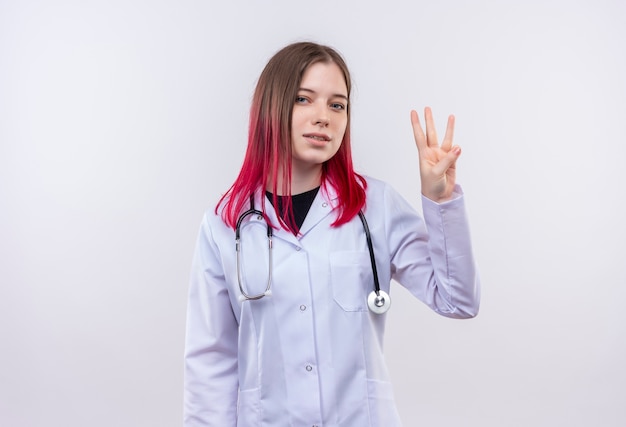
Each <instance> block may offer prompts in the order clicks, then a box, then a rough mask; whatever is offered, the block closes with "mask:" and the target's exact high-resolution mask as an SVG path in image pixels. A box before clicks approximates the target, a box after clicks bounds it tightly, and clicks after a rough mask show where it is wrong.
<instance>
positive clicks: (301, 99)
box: [296, 96, 307, 104]
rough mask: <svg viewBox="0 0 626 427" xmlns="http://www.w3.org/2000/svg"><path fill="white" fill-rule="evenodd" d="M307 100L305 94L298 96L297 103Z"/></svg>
mask: <svg viewBox="0 0 626 427" xmlns="http://www.w3.org/2000/svg"><path fill="white" fill-rule="evenodd" d="M306 101H307V100H306V98H305V97H304V96H296V104H304V103H305V102H306Z"/></svg>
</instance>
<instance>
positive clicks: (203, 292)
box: [185, 43, 479, 427]
mask: <svg viewBox="0 0 626 427" xmlns="http://www.w3.org/2000/svg"><path fill="white" fill-rule="evenodd" d="M350 86H351V85H350V75H349V72H348V68H347V67H346V64H345V62H344V60H343V59H342V57H341V56H340V55H339V54H338V53H337V52H336V51H335V50H333V49H332V48H329V47H327V46H321V45H318V44H315V43H295V44H291V45H289V46H287V47H285V48H283V49H282V50H280V51H279V52H278V53H276V54H275V55H274V57H272V58H271V59H270V61H269V62H268V64H267V66H266V67H265V69H264V71H263V72H262V74H261V76H260V78H259V81H258V84H257V87H256V91H255V94H254V98H253V101H252V108H251V112H250V129H249V137H248V148H247V152H246V155H245V159H244V162H243V165H242V168H241V171H240V173H239V176H238V177H237V179H236V180H235V182H234V184H233V185H232V186H231V188H230V189H229V190H228V192H227V193H226V194H225V195H224V196H223V197H222V198H221V200H220V201H219V203H218V204H217V207H216V209H215V210H211V211H209V212H207V213H206V214H205V216H204V219H203V221H202V225H201V228H200V233H199V237H198V241H197V247H196V252H195V256H194V260H193V267H192V276H191V285H190V292H189V306H188V318H187V338H186V349H185V426H187V427H191V426H215V427H235V426H238V427H258V426H277V427H285V426H314V427H315V426H317V427H322V426H324V427H338V426H341V427H352V426H353V427H367V426H379V427H394V426H400V425H401V422H400V418H399V416H398V413H397V411H396V408H395V405H394V400H393V393H392V386H391V384H390V383H389V377H388V373H387V369H386V367H385V362H384V359H383V333H384V328H385V318H386V314H385V312H386V310H387V309H388V308H389V306H390V299H389V295H388V293H389V287H390V282H391V280H392V279H393V280H395V281H397V282H398V283H400V284H401V285H402V286H404V287H406V288H407V289H408V290H409V291H410V292H411V293H412V294H413V295H415V296H416V297H417V298H418V299H420V300H421V301H423V302H424V303H425V304H427V305H428V306H429V307H431V308H432V309H433V310H434V311H436V312H437V313H439V314H441V315H443V316H448V317H454V318H469V317H473V316H475V315H476V314H477V312H478V304H479V284H478V278H477V274H476V270H475V266H474V259H473V255H472V250H471V245H470V238H469V231H468V225H467V220H466V215H465V209H464V202H463V196H462V193H461V190H460V188H459V187H458V185H456V183H455V164H456V160H457V159H458V157H459V155H460V153H461V151H460V148H459V147H457V146H454V145H452V137H453V130H454V118H453V117H452V116H450V118H449V119H448V125H447V129H446V134H445V137H444V139H443V142H442V144H441V145H439V144H438V142H437V136H436V133H435V130H434V124H433V118H432V113H431V111H430V109H428V108H426V109H425V113H424V114H425V121H426V122H425V124H426V133H424V132H423V131H422V127H421V125H420V121H419V119H418V115H417V113H416V112H415V111H412V112H411V121H412V124H413V130H414V135H415V141H416V145H417V148H418V152H419V162H420V176H421V190H422V195H423V218H422V216H420V215H419V214H418V213H417V212H416V211H415V210H414V209H413V208H412V207H411V206H410V205H409V204H408V203H407V202H406V201H405V200H404V199H403V198H402V197H401V196H400V195H399V194H398V193H396V192H395V191H394V190H393V189H392V188H391V187H390V186H389V185H387V184H385V183H384V182H381V181H379V180H376V179H373V178H370V177H364V176H361V175H359V174H357V173H356V172H355V171H354V169H353V165H352V158H351V150H350V144H351V142H350ZM235 242H237V243H235Z"/></svg>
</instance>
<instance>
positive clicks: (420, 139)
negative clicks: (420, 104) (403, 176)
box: [411, 110, 428, 152]
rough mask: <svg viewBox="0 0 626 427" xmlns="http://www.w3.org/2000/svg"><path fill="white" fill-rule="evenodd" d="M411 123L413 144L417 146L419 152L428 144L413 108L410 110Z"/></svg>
mask: <svg viewBox="0 0 626 427" xmlns="http://www.w3.org/2000/svg"><path fill="white" fill-rule="evenodd" d="M411 125H412V126H413V137H414V138H415V145H416V146H417V150H418V151H419V152H421V151H422V150H423V149H424V148H426V147H428V144H427V143H426V135H424V131H423V130H422V125H421V124H420V119H419V116H418V115H417V111H415V110H411Z"/></svg>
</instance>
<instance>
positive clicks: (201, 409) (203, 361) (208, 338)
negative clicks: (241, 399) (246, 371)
mask: <svg viewBox="0 0 626 427" xmlns="http://www.w3.org/2000/svg"><path fill="white" fill-rule="evenodd" d="M207 215H208V214H207ZM237 331H238V328H237V320H236V318H235V315H234V313H233V311H232V307H231V304H230V299H229V296H228V288H227V286H226V282H225V279H224V273H223V271H222V264H221V262H220V260H219V256H218V249H217V246H216V245H215V242H214V241H213V236H212V233H211V228H210V225H209V222H208V220H207V216H206V215H205V217H204V220H203V222H202V225H201V228H200V232H199V235H198V240H197V243H196V250H195V254H194V258H193V263H192V270H191V283H190V288H189V301H188V307H187V333H186V342H185V380H184V381H185V393H184V398H185V400H184V426H185V427H199V426H203V427H208V426H210V427H235V426H236V425H237V395H238V376H237V340H238V339H237Z"/></svg>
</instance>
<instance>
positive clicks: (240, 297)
mask: <svg viewBox="0 0 626 427" xmlns="http://www.w3.org/2000/svg"><path fill="white" fill-rule="evenodd" d="M237 299H238V300H239V302H244V301H245V300H247V299H248V298H246V297H245V296H243V295H239V297H238V298H237Z"/></svg>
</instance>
